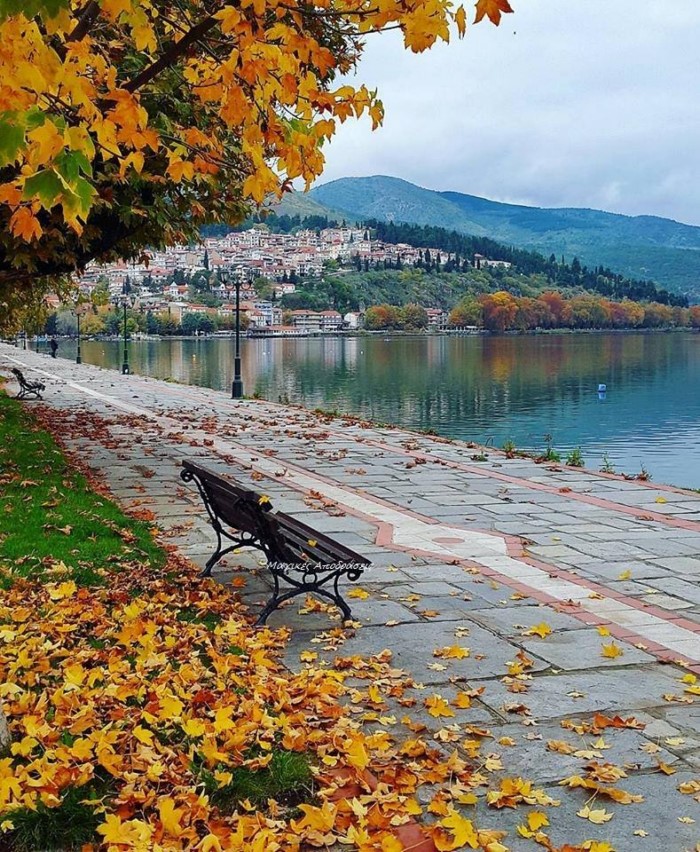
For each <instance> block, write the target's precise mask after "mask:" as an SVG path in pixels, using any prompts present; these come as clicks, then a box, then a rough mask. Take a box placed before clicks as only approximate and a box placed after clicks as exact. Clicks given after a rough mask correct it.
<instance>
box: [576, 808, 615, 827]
mask: <svg viewBox="0 0 700 852" xmlns="http://www.w3.org/2000/svg"><path fill="white" fill-rule="evenodd" d="M576 816H580V817H581V818H582V819H587V820H588V821H589V822H592V823H593V824H594V825H603V824H604V823H606V822H610V820H611V819H612V818H613V816H614V814H609V813H608V812H607V811H606V810H605V809H604V808H596V809H591V808H590V807H589V806H588V805H585V806H584V807H582V808H581V810H580V811H576Z"/></svg>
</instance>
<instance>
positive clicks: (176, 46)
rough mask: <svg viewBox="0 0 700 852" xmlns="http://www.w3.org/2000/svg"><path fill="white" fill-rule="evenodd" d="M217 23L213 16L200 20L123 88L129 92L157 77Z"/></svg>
mask: <svg viewBox="0 0 700 852" xmlns="http://www.w3.org/2000/svg"><path fill="white" fill-rule="evenodd" d="M217 24H218V21H217V20H216V18H213V17H209V18H205V19H204V20H203V21H200V22H199V23H198V24H196V25H195V26H194V27H192V29H191V30H190V31H189V32H188V33H187V35H185V36H183V37H182V38H181V39H180V41H177V42H174V43H173V44H171V45H170V47H169V48H168V49H167V50H166V51H165V53H162V54H161V55H160V56H159V57H158V59H156V61H155V62H153V63H151V64H150V65H148V66H147V67H146V68H144V69H143V71H141V73H140V74H137V75H136V77H134V79H133V80H129V82H128V83H126V84H125V85H123V86H122V89H126V91H127V92H135V91H137V90H138V89H140V88H141V87H142V86H145V85H146V83H149V82H150V81H151V80H152V79H153V78H154V77H157V76H158V74H160V72H161V71H163V70H165V69H166V68H168V67H169V66H170V65H172V64H173V63H174V62H175V61H176V60H177V59H179V58H180V57H181V56H183V55H184V54H185V53H187V51H188V50H189V49H190V47H191V46H192V45H193V44H196V43H197V42H198V41H199V40H200V39H201V38H203V37H204V36H205V35H206V34H207V33H208V32H209V31H210V30H212V29H214V27H215V26H216V25H217Z"/></svg>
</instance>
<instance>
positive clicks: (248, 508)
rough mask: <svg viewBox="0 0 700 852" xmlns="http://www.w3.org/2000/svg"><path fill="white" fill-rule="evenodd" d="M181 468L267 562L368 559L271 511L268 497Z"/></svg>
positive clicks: (194, 468)
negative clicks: (255, 541) (257, 543)
mask: <svg viewBox="0 0 700 852" xmlns="http://www.w3.org/2000/svg"><path fill="white" fill-rule="evenodd" d="M182 467H183V469H184V470H185V471H187V472H188V473H189V474H190V475H192V476H194V477H195V478H196V480H197V483H198V485H199V488H200V490H201V491H202V492H203V496H205V498H206V500H207V501H208V503H209V505H210V507H211V510H212V511H213V512H214V514H215V515H216V516H217V517H218V518H220V519H221V520H222V521H223V522H224V523H226V524H228V525H229V526H230V527H233V529H235V530H240V531H242V532H247V533H250V534H251V535H253V536H255V537H256V538H258V539H259V540H260V542H261V543H262V544H263V546H264V549H265V553H266V555H267V557H268V559H269V560H270V561H273V562H288V563H292V564H301V563H304V562H308V561H313V562H317V563H320V564H322V565H329V564H332V563H336V562H337V563H354V564H362V565H370V564H371V563H370V561H369V560H368V559H365V558H364V557H363V556H360V555H359V554H357V553H355V552H354V551H353V550H350V548H349V547H345V546H344V545H342V544H340V543H339V542H337V541H334V540H333V539H331V538H329V537H328V536H325V535H323V534H322V533H320V532H318V531H317V530H314V529H313V528H312V527H309V526H307V525H306V524H304V523H302V522H301V521H298V520H296V518H293V517H292V516H291V515H287V514H286V513H285V512H272V504H271V503H270V501H269V499H268V498H266V497H263V495H262V494H259V493H258V492H257V491H253V490H251V489H245V488H241V487H240V486H238V485H235V484H234V483H233V482H231V481H230V480H229V479H225V478H224V477H222V476H220V475H219V474H218V473H215V472H214V471H213V470H210V469H209V468H206V467H202V466H201V465H199V464H196V463H195V462H191V461H188V460H187V459H185V460H184V461H183V462H182Z"/></svg>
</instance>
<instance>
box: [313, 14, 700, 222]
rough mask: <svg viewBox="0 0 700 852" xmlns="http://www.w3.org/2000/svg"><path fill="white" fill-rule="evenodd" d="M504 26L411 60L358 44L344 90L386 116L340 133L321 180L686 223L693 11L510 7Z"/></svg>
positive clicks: (692, 131) (390, 40) (689, 212)
mask: <svg viewBox="0 0 700 852" xmlns="http://www.w3.org/2000/svg"><path fill="white" fill-rule="evenodd" d="M512 5H514V6H515V9H516V13H515V14H514V15H509V16H507V17H504V19H503V21H502V23H501V26H500V27H499V28H498V29H496V28H495V27H492V26H491V25H489V24H487V23H482V24H479V25H478V26H477V27H474V28H472V29H471V30H470V31H469V34H468V36H467V38H466V39H465V40H464V41H462V42H453V43H452V44H450V45H448V46H440V47H437V48H435V49H434V50H432V51H430V52H428V53H426V54H423V55H420V56H415V55H413V54H410V53H408V52H406V51H404V50H403V48H402V45H401V41H400V39H399V38H398V37H397V36H394V35H388V36H381V37H374V38H373V39H372V38H371V39H370V40H369V44H368V47H367V50H366V53H365V56H364V58H363V60H362V62H361V64H360V67H359V72H358V75H357V80H358V81H364V82H367V83H368V84H369V85H370V86H372V87H373V86H375V85H376V86H378V88H379V91H380V95H381V96H382V98H383V100H384V104H385V106H386V110H387V118H386V121H385V125H384V127H383V128H381V129H380V130H378V131H375V132H374V133H372V132H371V131H370V129H369V125H368V123H367V122H365V121H360V122H355V123H353V122H348V123H347V124H346V125H344V126H343V127H342V128H341V130H340V131H339V133H338V136H337V137H336V139H335V140H334V141H333V143H332V144H331V145H330V146H329V147H328V149H327V151H326V156H327V161H328V165H327V169H326V172H325V174H324V177H323V181H324V182H325V181H328V180H333V179H335V178H338V177H344V176H348V175H370V174H389V175H395V176H397V177H402V178H405V179H406V180H410V181H412V182H414V183H417V184H420V185H421V186H427V187H430V188H432V189H439V190H447V189H450V190H456V191H460V192H467V193H471V194H474V195H483V196H486V197H488V198H494V199H497V200H508V201H517V202H521V203H528V204H537V205H541V206H550V205H551V206H569V207H573V206H576V207H598V208H604V209H611V210H614V211H616V212H621V213H630V214H642V213H644V214H656V215H661V216H668V217H671V218H675V219H679V220H681V221H688V222H692V223H697V224H700V109H699V108H698V103H697V94H696V91H695V90H696V87H697V80H698V79H700V51H699V50H698V48H697V43H696V42H697V33H698V30H699V25H700V3H698V2H697V0H676V2H675V3H673V4H669V3H668V2H665V0H647V2H644V3H641V2H639V0H615V2H610V0H565V2H562V1H561V0H559V2H557V0H527V1H526V0H513V3H512Z"/></svg>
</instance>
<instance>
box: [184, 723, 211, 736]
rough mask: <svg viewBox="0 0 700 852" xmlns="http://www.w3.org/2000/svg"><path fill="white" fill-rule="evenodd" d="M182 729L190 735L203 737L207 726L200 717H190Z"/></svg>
mask: <svg viewBox="0 0 700 852" xmlns="http://www.w3.org/2000/svg"><path fill="white" fill-rule="evenodd" d="M182 730H183V731H184V732H185V733H186V734H187V736H188V737H201V736H202V735H203V734H204V732H205V731H206V726H205V725H204V723H203V722H200V720H199V719H188V720H187V721H186V722H185V724H184V725H183V726H182Z"/></svg>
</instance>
